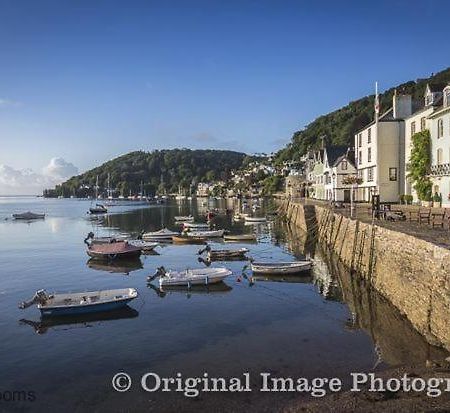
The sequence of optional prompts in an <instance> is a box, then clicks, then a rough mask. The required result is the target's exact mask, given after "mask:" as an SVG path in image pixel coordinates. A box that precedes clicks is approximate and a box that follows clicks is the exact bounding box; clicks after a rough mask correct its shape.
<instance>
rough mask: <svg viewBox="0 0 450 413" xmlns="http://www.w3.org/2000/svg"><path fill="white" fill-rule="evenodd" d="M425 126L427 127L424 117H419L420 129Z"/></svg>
mask: <svg viewBox="0 0 450 413" xmlns="http://www.w3.org/2000/svg"><path fill="white" fill-rule="evenodd" d="M426 127H427V124H426V118H425V116H424V117H423V118H420V130H421V131H422V130H425V128H426Z"/></svg>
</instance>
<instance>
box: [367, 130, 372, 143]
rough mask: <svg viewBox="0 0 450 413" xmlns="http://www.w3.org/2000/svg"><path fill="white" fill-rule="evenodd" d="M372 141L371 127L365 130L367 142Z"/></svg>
mask: <svg viewBox="0 0 450 413" xmlns="http://www.w3.org/2000/svg"><path fill="white" fill-rule="evenodd" d="M370 142H372V129H370V128H369V129H368V130H367V143H370Z"/></svg>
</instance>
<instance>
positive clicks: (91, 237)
mask: <svg viewBox="0 0 450 413" xmlns="http://www.w3.org/2000/svg"><path fill="white" fill-rule="evenodd" d="M94 237H95V234H94V233H93V232H92V231H91V232H90V233H89V234H87V237H86V238H85V239H84V241H83V242H84V243H85V244H86V245H87V246H88V247H90V246H91V244H90V243H89V240H92V239H94Z"/></svg>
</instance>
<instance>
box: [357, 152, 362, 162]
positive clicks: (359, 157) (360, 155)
mask: <svg viewBox="0 0 450 413" xmlns="http://www.w3.org/2000/svg"><path fill="white" fill-rule="evenodd" d="M358 164H359V165H361V164H362V152H361V151H359V153H358Z"/></svg>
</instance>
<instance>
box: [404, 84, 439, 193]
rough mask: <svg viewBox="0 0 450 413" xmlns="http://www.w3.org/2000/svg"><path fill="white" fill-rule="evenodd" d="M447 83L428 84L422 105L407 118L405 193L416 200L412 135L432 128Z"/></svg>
mask: <svg viewBox="0 0 450 413" xmlns="http://www.w3.org/2000/svg"><path fill="white" fill-rule="evenodd" d="M444 87H445V85H432V84H428V85H427V87H426V89H425V95H424V100H423V104H422V105H421V106H422V107H421V108H420V109H419V110H417V111H416V112H414V113H413V114H412V115H411V116H409V117H407V118H405V164H404V168H405V170H404V172H403V176H404V177H405V183H404V188H405V195H412V196H413V199H414V202H417V201H418V199H417V194H416V191H415V190H414V188H413V184H412V183H411V181H410V180H409V179H408V164H409V160H410V157H411V149H412V136H413V135H414V134H415V133H417V132H421V131H423V130H425V129H428V130H430V125H431V119H430V118H429V117H430V116H431V115H432V114H433V112H435V110H436V108H438V107H439V105H440V104H441V103H442V89H443V88H444Z"/></svg>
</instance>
